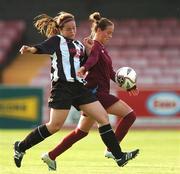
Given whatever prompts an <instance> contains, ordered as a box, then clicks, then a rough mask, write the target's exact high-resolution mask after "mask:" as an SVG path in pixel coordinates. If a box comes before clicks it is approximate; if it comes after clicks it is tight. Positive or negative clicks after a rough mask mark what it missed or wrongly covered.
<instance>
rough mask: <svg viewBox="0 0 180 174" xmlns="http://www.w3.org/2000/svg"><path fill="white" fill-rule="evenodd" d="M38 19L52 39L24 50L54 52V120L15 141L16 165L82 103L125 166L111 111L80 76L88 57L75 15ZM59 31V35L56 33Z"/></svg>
mask: <svg viewBox="0 0 180 174" xmlns="http://www.w3.org/2000/svg"><path fill="white" fill-rule="evenodd" d="M36 20H37V21H36V23H35V26H36V28H37V29H38V30H39V31H40V32H41V33H45V35H46V36H47V37H48V38H49V39H47V40H45V41H44V42H42V43H40V44H37V45H35V46H26V45H24V46H22V47H21V49H20V52H21V54H24V53H33V54H49V55H50V56H51V82H52V83H51V86H52V88H51V95H50V98H49V107H50V108H51V109H50V120H49V122H48V123H46V124H44V125H40V126H38V127H37V128H35V129H34V130H33V131H31V132H30V133H29V134H28V135H27V136H26V137H25V138H24V140H22V141H16V142H15V144H14V152H15V154H14V162H15V164H16V166H17V167H21V162H22V159H23V155H24V154H25V151H26V150H27V149H29V148H31V147H33V146H34V145H36V144H38V143H40V142H41V141H43V140H44V139H45V138H47V137H49V136H51V135H52V134H54V133H55V132H57V131H58V130H60V128H61V127H62V125H63V123H64V121H65V119H66V117H67V115H68V113H69V109H70V107H71V105H76V106H78V107H79V108H80V109H81V110H83V111H84V112H85V113H87V115H91V116H92V118H94V119H95V120H96V121H97V122H98V125H99V132H100V135H101V138H102V140H103V142H104V143H105V145H106V146H107V147H108V148H109V149H110V150H111V151H112V153H113V155H114V156H115V158H116V162H117V164H118V165H119V166H123V165H124V164H125V163H126V162H127V161H128V160H129V159H127V158H126V153H123V152H122V151H121V148H120V146H119V144H118V141H117V140H116V138H115V134H114V132H113V130H112V128H111V125H110V124H109V121H108V115H107V112H106V111H105V110H104V108H103V106H102V105H101V104H100V102H99V101H97V98H96V97H95V95H92V93H91V92H90V91H89V90H88V89H87V88H86V87H85V86H84V84H83V80H82V79H81V78H80V77H78V76H77V71H78V69H79V68H80V66H81V64H82V63H83V61H84V59H85V49H84V46H83V44H82V43H81V42H80V41H77V40H75V35H76V23H75V19H74V16H73V15H72V14H70V13H66V12H61V13H60V14H59V15H58V17H57V18H56V19H53V18H51V17H49V16H47V15H41V16H38V18H36ZM56 21H57V22H56ZM59 32H60V34H58V33H59ZM56 33H57V34H58V35H54V34H56ZM52 34H53V35H54V36H52ZM50 36H52V37H50ZM97 110H98V112H97ZM50 169H51V167H50Z"/></svg>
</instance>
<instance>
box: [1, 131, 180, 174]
mask: <svg viewBox="0 0 180 174" xmlns="http://www.w3.org/2000/svg"><path fill="white" fill-rule="evenodd" d="M29 131H30V130H0V173H1V174H35V173H38V174H49V173H58V174H115V173H117V174H180V131H177V130H174V131H167V130H159V131H155V130H154V131H150V130H144V131H143V130H131V131H130V132H129V133H128V135H127V136H126V138H125V139H124V140H123V142H122V143H121V146H122V148H123V150H124V151H128V150H132V149H135V148H139V149H140V154H139V155H138V156H137V157H136V158H135V159H134V160H132V161H130V162H129V163H128V164H127V165H126V166H124V167H123V168H120V167H118V166H117V165H116V163H115V162H114V161H113V160H112V159H106V158H105V157H104V156H103V153H104V149H105V147H104V145H103V143H102V142H101V139H100V137H99V135H98V132H97V131H96V130H92V131H91V133H90V134H89V135H88V136H87V137H86V138H84V139H83V140H81V141H80V142H78V143H77V144H75V145H74V146H73V147H72V148H71V149H70V150H68V151H66V152H65V153H64V154H62V155H61V156H60V157H58V158H57V171H56V172H52V171H48V168H47V166H46V165H45V164H44V163H43V162H42V161H41V159H40V156H41V154H42V153H43V152H47V151H48V150H50V149H51V148H53V147H54V146H55V145H56V144H57V143H58V142H59V141H60V140H61V138H62V137H63V136H64V135H66V134H67V133H68V132H69V131H70V130H62V131H60V132H58V133H56V134H55V135H53V136H52V137H50V138H48V139H46V140H45V141H43V142H42V143H40V144H38V145H36V146H35V147H33V148H31V149H30V150H28V151H27V153H26V155H25V156H24V159H23V163H22V167H21V168H16V167H15V165H14V162H13V143H14V141H16V140H21V139H22V138H24V136H25V135H26V134H27V133H28V132H29Z"/></svg>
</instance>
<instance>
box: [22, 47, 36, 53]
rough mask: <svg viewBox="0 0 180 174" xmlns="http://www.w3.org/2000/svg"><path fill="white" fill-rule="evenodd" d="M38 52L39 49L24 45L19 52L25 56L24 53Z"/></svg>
mask: <svg viewBox="0 0 180 174" xmlns="http://www.w3.org/2000/svg"><path fill="white" fill-rule="evenodd" d="M36 51H37V49H36V48H35V47H30V46H27V45H23V46H22V47H21V49H20V50H19V52H20V53H21V54H24V53H32V54H34V53H35V52H36Z"/></svg>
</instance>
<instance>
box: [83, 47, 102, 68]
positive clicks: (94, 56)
mask: <svg viewBox="0 0 180 174" xmlns="http://www.w3.org/2000/svg"><path fill="white" fill-rule="evenodd" d="M99 54H100V51H99V48H98V47H96V46H93V47H92V50H91V52H90V55H89V57H88V59H87V61H86V63H85V64H84V65H83V66H84V67H85V71H88V70H90V69H91V68H92V67H93V66H94V65H95V64H96V63H97V62H98V60H99Z"/></svg>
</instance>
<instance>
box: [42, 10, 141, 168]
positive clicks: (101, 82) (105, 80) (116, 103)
mask: <svg viewBox="0 0 180 174" xmlns="http://www.w3.org/2000/svg"><path fill="white" fill-rule="evenodd" d="M90 20H91V21H92V36H93V40H94V45H93V47H92V50H91V53H90V56H89V57H88V59H87V61H86V63H85V64H84V65H83V66H82V67H81V68H80V70H78V72H77V74H78V75H79V76H80V77H83V76H84V74H85V73H86V72H87V71H89V72H88V75H87V77H86V81H87V84H86V87H88V88H89V89H90V90H91V91H93V92H95V93H96V96H97V98H98V100H99V101H100V102H101V104H102V105H103V107H104V108H105V109H106V111H107V112H108V113H109V114H113V115H116V116H118V117H120V118H121V120H120V121H119V123H118V125H117V128H116V131H115V135H116V138H117V140H118V141H119V142H121V141H122V139H123V138H124V137H125V135H126V134H127V132H128V130H129V128H130V127H131V126H132V124H133V123H134V121H135V119H136V115H135V113H134V112H133V109H132V108H131V107H130V106H128V105H127V104H126V103H125V102H123V101H122V100H120V99H118V98H117V97H115V96H114V95H111V94H110V79H112V80H113V81H115V71H114V70H113V68H112V60H111V58H110V56H109V55H108V52H107V50H106V49H105V48H104V45H105V44H106V43H107V42H108V41H109V39H110V38H111V37H112V34H113V31H114V24H113V23H112V22H111V21H110V20H108V19H107V18H101V16H100V14H99V13H98V12H95V13H93V14H91V15H90ZM129 92H130V95H138V90H137V89H132V90H130V91H129ZM85 114H86V116H84V115H82V116H81V117H80V121H79V124H78V126H77V128H76V129H75V130H74V131H72V132H71V133H70V134H69V135H68V136H66V137H65V138H64V139H63V140H62V141H61V142H60V144H59V145H57V146H56V147H55V148H54V149H53V150H52V151H50V152H49V153H45V154H43V156H42V158H43V159H46V163H47V165H48V167H50V166H55V164H56V162H55V159H56V157H57V156H59V155H60V154H62V153H63V152H64V151H66V150H67V149H68V148H70V147H71V146H72V145H73V144H74V143H75V142H77V141H79V140H80V139H82V138H83V137H85V136H86V135H87V134H88V132H89V130H90V128H91V127H92V126H93V124H94V122H95V120H94V119H93V118H92V117H90V115H88V114H87V113H85ZM138 152H139V150H138V149H137V150H135V151H132V152H128V153H126V155H127V157H126V158H128V159H132V158H134V157H135V156H136V155H137V154H138ZM105 156H106V157H108V158H114V159H115V157H114V156H113V154H112V153H111V151H110V149H108V150H106V151H105Z"/></svg>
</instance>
